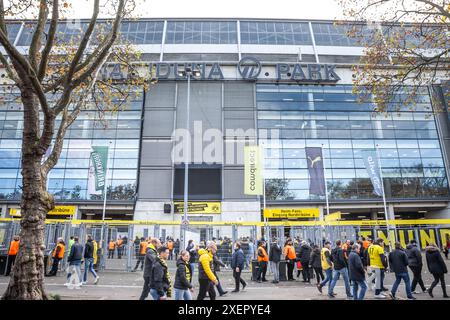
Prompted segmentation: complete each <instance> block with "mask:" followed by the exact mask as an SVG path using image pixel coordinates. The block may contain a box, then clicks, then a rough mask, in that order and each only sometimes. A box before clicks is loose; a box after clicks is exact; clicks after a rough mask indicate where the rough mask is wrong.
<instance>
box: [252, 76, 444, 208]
mask: <svg viewBox="0 0 450 320" xmlns="http://www.w3.org/2000/svg"><path fill="white" fill-rule="evenodd" d="M351 92H352V91H351V86H345V85H339V86H307V85H303V86H302V85H275V84H273V85H272V84H258V85H257V108H258V130H259V137H260V144H263V145H264V146H265V156H266V159H267V161H266V177H267V179H268V180H267V184H268V187H267V188H272V189H273V188H278V189H279V190H277V192H275V193H273V192H270V193H271V194H273V197H272V200H275V199H276V200H312V199H317V196H315V195H311V194H309V176H308V170H307V163H306V155H305V147H323V155H324V158H325V161H324V165H325V170H326V178H327V185H328V191H329V196H330V198H331V199H347V200H348V199H370V198H376V197H377V196H376V195H375V194H374V193H373V187H372V184H371V182H370V180H369V176H368V174H367V172H366V169H365V167H364V163H363V160H362V158H361V150H363V149H374V148H376V146H378V148H379V153H380V159H381V166H382V171H383V177H384V182H385V190H386V196H387V197H388V198H398V199H403V198H405V199H411V198H421V199H423V198H440V197H448V195H449V193H448V182H447V178H446V174H445V169H444V163H443V157H442V152H441V148H440V144H439V140H438V136H437V129H436V124H435V119H434V116H433V114H432V113H430V112H429V111H430V99H429V96H428V93H427V91H426V90H423V91H422V95H421V96H420V99H419V103H418V104H417V105H416V108H415V111H414V112H412V110H410V109H409V108H408V107H405V106H402V105H401V104H399V103H398V102H396V101H393V102H392V103H391V104H390V108H391V109H390V111H389V112H387V113H386V114H383V115H380V114H374V113H373V112H372V110H373V108H374V104H373V102H372V101H370V100H369V99H367V100H366V101H365V102H362V103H359V102H358V101H357V100H358V98H357V97H356V96H355V95H353V94H352V93H351ZM399 100H401V98H400V97H399ZM270 130H276V131H275V132H276V133H277V134H278V137H277V138H275V139H270V134H271V133H270ZM267 131H268V132H269V136H268V139H264V138H261V137H267V135H265V132H267ZM272 133H273V132H272ZM272 191H273V190H272Z"/></svg>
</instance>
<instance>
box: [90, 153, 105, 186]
mask: <svg viewBox="0 0 450 320" xmlns="http://www.w3.org/2000/svg"><path fill="white" fill-rule="evenodd" d="M107 167H108V147H92V152H91V165H90V168H89V181H88V190H89V194H103V190H104V188H105V183H106V169H107Z"/></svg>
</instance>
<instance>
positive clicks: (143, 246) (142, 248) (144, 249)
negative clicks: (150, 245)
mask: <svg viewBox="0 0 450 320" xmlns="http://www.w3.org/2000/svg"><path fill="white" fill-rule="evenodd" d="M146 252H147V242H145V241H142V242H141V243H140V244H139V253H140V254H145V253H146Z"/></svg>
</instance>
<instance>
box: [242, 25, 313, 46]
mask: <svg viewBox="0 0 450 320" xmlns="http://www.w3.org/2000/svg"><path fill="white" fill-rule="evenodd" d="M240 28H241V43H243V44H272V45H308V44H312V41H311V33H310V30H309V25H308V23H307V22H300V23H293V22H272V21H262V22H256V21H241V23H240Z"/></svg>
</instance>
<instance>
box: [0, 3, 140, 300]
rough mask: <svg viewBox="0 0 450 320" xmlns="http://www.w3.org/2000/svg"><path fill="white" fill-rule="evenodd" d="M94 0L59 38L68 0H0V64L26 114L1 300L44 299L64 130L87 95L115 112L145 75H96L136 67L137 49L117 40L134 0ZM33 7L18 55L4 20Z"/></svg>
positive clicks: (85, 104)
mask: <svg viewBox="0 0 450 320" xmlns="http://www.w3.org/2000/svg"><path fill="white" fill-rule="evenodd" d="M91 3H92V9H93V13H92V17H91V18H90V20H89V21H88V23H87V26H86V28H85V29H84V30H81V29H80V30H79V31H80V35H79V37H74V38H69V39H66V38H64V37H59V34H58V26H59V25H60V24H62V23H65V22H64V21H62V19H63V18H64V14H65V13H66V12H67V10H68V9H69V8H70V7H71V5H72V4H71V3H70V2H69V1H68V0H27V1H26V0H10V1H5V2H4V1H3V0H0V44H1V46H3V48H4V50H5V52H6V55H4V54H2V53H1V52H0V62H1V64H2V65H3V68H4V69H5V70H6V73H7V76H8V78H9V80H10V82H11V83H12V86H14V87H16V88H18V90H19V92H20V100H21V103H22V104H23V116H24V128H23V141H22V159H21V166H22V177H23V189H22V199H21V204H20V206H21V213H22V218H21V222H20V224H21V232H20V237H21V240H20V249H19V253H18V255H17V258H16V261H15V265H14V269H13V273H12V276H11V278H10V282H9V285H8V288H7V290H6V292H5V293H4V295H3V299H21V300H31V299H47V296H46V294H45V291H44V287H43V283H44V262H43V261H44V260H43V258H44V255H43V249H45V248H44V230H45V217H46V214H47V212H48V211H49V210H51V209H52V208H53V207H54V199H53V196H52V195H51V194H50V193H49V192H48V191H47V185H46V184H47V176H48V174H49V171H50V170H51V169H52V168H53V167H54V166H55V165H56V163H57V162H58V159H59V156H60V153H61V150H62V147H63V140H64V136H65V134H66V131H67V129H68V128H69V126H70V125H71V124H72V123H73V122H74V121H75V119H76V118H77V116H78V115H79V114H80V112H81V111H82V110H84V109H85V108H86V106H87V99H88V98H90V99H91V100H92V99H93V100H94V101H95V102H96V103H95V105H96V107H97V111H98V112H106V111H110V110H118V108H120V107H121V105H122V104H123V102H124V101H125V100H126V98H127V94H128V92H129V91H130V90H131V88H135V87H136V86H138V87H139V86H142V85H144V84H145V78H144V77H139V75H138V71H137V70H134V69H133V72H132V73H133V74H134V77H132V78H131V79H128V80H129V81H125V82H124V83H122V84H120V85H119V84H116V83H114V82H113V81H111V80H106V79H102V78H101V77H99V74H100V70H101V69H102V68H103V67H104V66H105V65H106V63H109V62H116V63H120V65H127V66H128V68H134V65H133V64H131V63H129V61H132V60H133V59H135V58H136V56H137V54H136V52H133V49H132V48H131V46H129V45H127V44H123V43H122V42H119V38H120V37H119V30H120V25H121V23H122V21H123V20H124V19H126V18H128V17H129V16H130V15H131V14H132V12H133V11H134V8H135V5H136V4H135V2H134V1H133V0H105V1H100V0H92V1H91ZM84 5H86V4H84ZM106 8H109V9H108V10H112V11H111V12H112V13H113V14H112V15H111V18H109V19H107V20H104V21H100V20H99V19H98V16H99V13H100V10H101V9H102V14H104V13H105V12H103V10H107V9H106ZM30 13H31V14H34V17H35V20H33V21H32V22H31V23H30V24H31V25H30V26H29V27H30V28H31V29H30V30H31V32H32V39H31V44H30V46H29V48H28V52H27V53H26V54H23V53H22V52H21V51H19V49H18V48H17V47H15V46H14V44H13V43H11V41H10V40H9V39H8V34H7V32H8V28H7V26H8V21H7V18H8V17H17V16H18V15H19V14H28V15H29V14H30ZM119 44H120V45H119ZM128 70H130V69H128ZM124 86H125V87H124ZM127 86H129V87H127ZM135 90H136V89H135ZM140 90H142V87H141V89H140Z"/></svg>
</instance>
